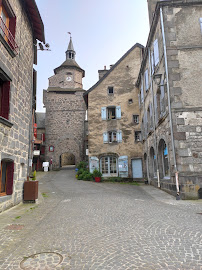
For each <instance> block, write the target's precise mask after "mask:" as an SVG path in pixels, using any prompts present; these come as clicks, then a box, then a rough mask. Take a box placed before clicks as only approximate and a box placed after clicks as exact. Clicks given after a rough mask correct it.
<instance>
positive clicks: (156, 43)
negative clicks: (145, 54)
mask: <svg viewBox="0 0 202 270" xmlns="http://www.w3.org/2000/svg"><path fill="white" fill-rule="evenodd" d="M158 63H159V45H158V39H156V40H155V41H154V65H155V66H156V65H158Z"/></svg>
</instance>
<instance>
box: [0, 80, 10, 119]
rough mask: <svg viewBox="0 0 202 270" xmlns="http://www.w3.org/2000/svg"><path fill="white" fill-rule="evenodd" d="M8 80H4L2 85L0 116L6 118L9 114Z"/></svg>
mask: <svg viewBox="0 0 202 270" xmlns="http://www.w3.org/2000/svg"><path fill="white" fill-rule="evenodd" d="M9 96H10V82H4V83H3V86H2V104H1V105H2V106H1V116H2V117H4V118H6V119H8V116H9Z"/></svg>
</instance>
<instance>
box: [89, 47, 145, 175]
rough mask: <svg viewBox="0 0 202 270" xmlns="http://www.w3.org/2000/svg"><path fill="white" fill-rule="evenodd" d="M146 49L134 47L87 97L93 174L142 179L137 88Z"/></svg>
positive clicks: (90, 163)
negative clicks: (98, 171) (136, 83)
mask: <svg viewBox="0 0 202 270" xmlns="http://www.w3.org/2000/svg"><path fill="white" fill-rule="evenodd" d="M143 48H144V47H143V46H142V45H140V44H135V45H134V46H133V47H132V48H131V49H130V50H129V51H128V52H127V53H126V54H125V55H123V57H121V59H120V60H119V61H118V62H117V63H116V64H115V65H112V66H111V68H110V70H106V67H105V69H104V70H99V81H98V82H97V83H96V84H95V85H94V86H92V87H91V88H90V89H89V90H88V91H86V92H85V93H84V98H85V101H86V103H87V106H88V152H89V166H90V170H91V172H92V171H93V170H94V169H95V168H97V169H100V171H101V172H102V174H103V176H104V177H113V176H115V177H116V176H120V177H124V178H128V177H129V178H142V143H141V140H140V137H139V135H140V123H139V115H140V111H139V105H138V89H137V88H136V87H135V81H136V80H137V77H138V73H139V69H140V64H141V60H142V53H143Z"/></svg>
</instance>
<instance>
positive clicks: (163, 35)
mask: <svg viewBox="0 0 202 270" xmlns="http://www.w3.org/2000/svg"><path fill="white" fill-rule="evenodd" d="M160 17H161V28H162V37H163V50H164V58H165V71H166V81H167V93H168V111H169V120H170V132H171V144H172V152H173V162H174V168H175V182H176V190H177V197H176V199H177V200H179V199H180V197H179V195H180V190H179V180H178V170H177V163H176V152H175V145H174V135H173V121H172V112H171V102H170V86H169V80H168V59H167V52H166V40H165V30H164V22H163V11H162V7H160Z"/></svg>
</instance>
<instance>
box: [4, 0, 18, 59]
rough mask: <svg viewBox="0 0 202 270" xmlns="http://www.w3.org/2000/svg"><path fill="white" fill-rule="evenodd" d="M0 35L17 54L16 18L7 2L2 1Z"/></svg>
mask: <svg viewBox="0 0 202 270" xmlns="http://www.w3.org/2000/svg"><path fill="white" fill-rule="evenodd" d="M0 2H1V3H2V2H3V3H5V5H4V4H0V35H1V37H2V38H3V40H5V41H6V44H8V45H9V47H10V48H11V49H12V51H14V53H15V54H17V50H18V46H17V44H16V42H15V28H16V17H15V14H14V13H13V11H12V9H11V7H10V6H8V4H7V1H5V2H4V1H0Z"/></svg>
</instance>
